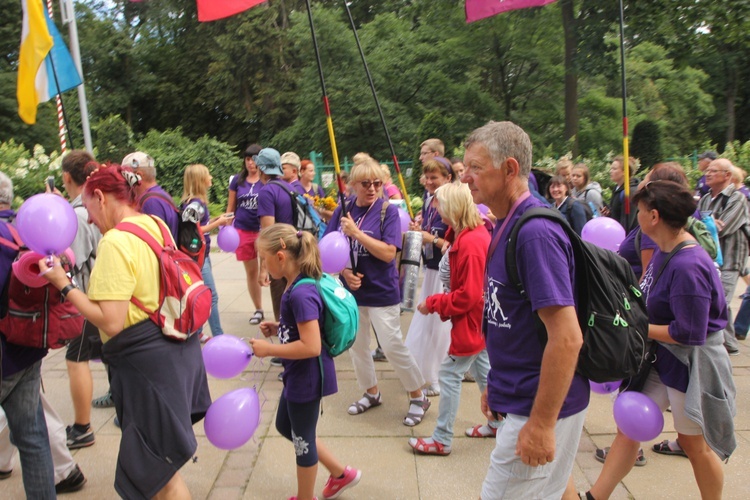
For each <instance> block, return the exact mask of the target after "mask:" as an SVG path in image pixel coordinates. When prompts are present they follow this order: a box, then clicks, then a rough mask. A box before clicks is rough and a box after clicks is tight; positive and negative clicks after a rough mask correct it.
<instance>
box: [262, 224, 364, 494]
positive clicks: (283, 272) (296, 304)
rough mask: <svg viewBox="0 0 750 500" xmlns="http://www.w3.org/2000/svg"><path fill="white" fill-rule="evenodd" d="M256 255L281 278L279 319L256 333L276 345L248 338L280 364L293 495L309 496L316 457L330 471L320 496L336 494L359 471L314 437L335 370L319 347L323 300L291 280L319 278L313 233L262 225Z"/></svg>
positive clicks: (281, 416)
mask: <svg viewBox="0 0 750 500" xmlns="http://www.w3.org/2000/svg"><path fill="white" fill-rule="evenodd" d="M256 246H257V248H258V252H259V254H260V257H261V258H262V259H264V261H265V263H266V268H267V269H268V272H269V273H270V274H271V276H272V277H273V278H275V279H281V278H285V279H286V283H287V287H286V290H284V294H283V295H282V298H281V314H280V317H279V322H278V323H277V322H271V321H264V322H262V323H261V324H260V331H261V332H262V333H263V335H265V336H266V337H270V336H278V338H279V341H280V342H281V343H280V344H279V345H275V344H271V343H270V342H268V341H266V340H263V339H250V344H251V345H252V347H253V352H254V354H255V355H256V356H258V357H261V358H264V357H266V356H278V357H280V358H281V359H282V364H283V365H284V373H283V381H284V389H283V390H282V392H281V399H280V400H279V409H278V412H277V413H276V429H277V430H278V431H279V433H280V434H281V435H282V436H284V437H285V438H287V439H288V440H289V441H291V442H292V443H293V444H294V451H295V454H296V455H297V495H296V497H293V498H313V493H314V490H315V476H316V474H317V471H318V461H320V462H322V463H323V466H324V467H325V468H326V469H328V471H329V472H330V473H331V475H330V477H329V478H328V481H327V482H326V485H325V487H324V488H323V498H335V497H337V496H338V495H339V494H340V493H341V492H342V491H344V490H345V489H347V488H351V487H352V486H355V485H356V484H357V483H358V482H359V479H360V477H361V475H362V472H361V471H359V470H357V469H354V468H352V467H349V466H344V465H343V464H342V463H341V462H339V461H338V460H337V459H336V457H335V456H334V455H333V454H332V453H331V452H330V451H329V450H328V448H327V447H326V446H325V445H323V443H322V442H321V441H320V440H319V439H318V438H317V437H316V432H315V431H316V426H317V423H318V414H319V411H320V400H321V398H322V396H328V395H331V394H335V393H336V392H337V390H338V387H337V384H336V368H335V366H334V363H333V359H332V358H331V356H330V355H329V354H328V352H327V351H326V350H325V349H323V348H322V341H321V328H322V327H323V325H322V318H323V308H324V305H323V300H322V299H321V297H320V295H319V294H318V291H317V288H316V287H315V285H314V284H311V283H306V284H302V285H299V286H295V284H296V283H297V282H298V281H299V280H301V279H302V278H307V277H309V278H313V279H320V277H321V276H322V274H323V271H322V269H321V262H320V252H319V251H318V244H317V241H316V239H315V237H314V236H312V235H311V234H310V233H307V232H303V231H297V230H296V229H295V228H294V227H293V226H290V225H288V224H274V225H272V226H269V227H267V228H265V229H263V230H262V231H261V233H260V235H259V237H258V240H257V241H256Z"/></svg>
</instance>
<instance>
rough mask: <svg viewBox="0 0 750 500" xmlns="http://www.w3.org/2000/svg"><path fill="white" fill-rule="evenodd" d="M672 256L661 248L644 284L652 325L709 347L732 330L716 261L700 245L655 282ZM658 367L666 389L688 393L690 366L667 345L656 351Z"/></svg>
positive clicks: (682, 253) (674, 259)
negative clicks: (709, 340) (727, 329)
mask: <svg viewBox="0 0 750 500" xmlns="http://www.w3.org/2000/svg"><path fill="white" fill-rule="evenodd" d="M667 255H669V254H666V253H662V252H661V250H659V249H658V248H657V249H656V251H655V252H654V256H653V257H652V258H651V262H650V263H649V265H648V267H646V272H645V274H644V276H643V280H642V281H641V290H643V293H645V294H646V309H647V311H648V322H649V323H650V324H653V325H669V336H670V337H672V339H674V340H675V341H677V342H679V343H680V344H684V345H694V346H699V345H703V344H704V343H705V342H706V336H707V334H708V333H713V332H720V331H721V330H723V329H724V327H726V326H727V304H726V301H725V300H724V289H723V288H722V286H721V279H720V278H719V273H718V272H717V270H716V267H715V266H714V263H713V261H712V260H711V257H710V256H709V255H708V254H707V253H706V251H705V250H704V249H703V248H701V247H700V246H698V245H696V246H694V247H688V248H683V249H681V250H680V251H679V252H677V253H676V254H675V255H674V257H672V259H671V260H670V261H669V262H668V263H667V266H666V267H665V268H664V270H663V271H662V274H661V276H660V277H659V279H658V280H657V281H656V283H654V278H655V277H656V273H658V271H659V268H660V267H661V266H662V263H663V262H664V260H665V259H666V258H667ZM715 334H716V335H719V333H715ZM654 368H655V369H656V371H657V372H658V373H659V378H660V379H661V381H662V382H663V383H664V384H665V385H666V386H668V387H671V388H673V389H677V390H678V391H682V392H686V391H687V386H688V378H689V377H688V368H687V366H685V365H684V364H682V363H681V362H680V361H679V360H678V359H677V358H675V357H674V356H673V355H672V354H671V353H670V352H669V350H667V348H665V347H663V346H661V345H658V347H657V350H656V361H655V362H654Z"/></svg>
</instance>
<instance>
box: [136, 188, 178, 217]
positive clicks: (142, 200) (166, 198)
mask: <svg viewBox="0 0 750 500" xmlns="http://www.w3.org/2000/svg"><path fill="white" fill-rule="evenodd" d="M154 197H159V198H161V199H162V200H164V201H166V202H167V203H169V206H170V207H172V208H173V209H174V211H175V212H177V213H178V214H179V213H180V211H179V210H178V209H177V207H176V206H175V204H174V200H173V199H172V198H170V197H169V196H164V195H163V194H161V193H155V192H153V191H152V192H150V193H143V195H142V196H141V197H140V198H138V210H139V211H140V210H143V204H144V203H146V201H148V199H149V198H154Z"/></svg>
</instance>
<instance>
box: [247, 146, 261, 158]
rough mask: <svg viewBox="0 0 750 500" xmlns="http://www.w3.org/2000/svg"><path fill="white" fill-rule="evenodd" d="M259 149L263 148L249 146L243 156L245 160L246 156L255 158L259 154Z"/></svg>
mask: <svg viewBox="0 0 750 500" xmlns="http://www.w3.org/2000/svg"><path fill="white" fill-rule="evenodd" d="M261 149H263V148H262V147H261V146H260V145H258V144H250V145H249V146H248V147H247V149H246V150H245V154H244V155H243V156H244V157H245V158H247V157H248V156H256V155H257V154H258V153H260V150H261Z"/></svg>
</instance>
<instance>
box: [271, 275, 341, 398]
mask: <svg viewBox="0 0 750 500" xmlns="http://www.w3.org/2000/svg"><path fill="white" fill-rule="evenodd" d="M305 277H306V276H302V275H301V274H300V275H299V276H297V278H295V280H294V282H293V283H292V284H291V286H289V288H287V289H286V291H284V294H283V295H282V296H281V317H280V318H279V333H278V335H279V340H280V341H281V343H282V344H288V343H290V342H297V341H299V339H300V337H299V330H298V329H297V324H298V323H304V322H305V321H313V320H318V324H319V325H320V329H321V332H322V331H323V321H322V318H323V299H321V298H320V295H319V294H318V290H317V288H315V285H314V284H312V283H303V284H302V285H298V286H296V287H295V286H294V285H295V284H296V283H297V282H298V281H299V280H301V279H302V278H305ZM320 355H321V358H322V360H323V374H324V377H323V381H322V384H323V391H322V393H321V388H320V386H321V380H320V362H319V361H318V357H317V356H316V357H313V358H305V359H283V358H282V360H281V364H282V365H283V366H284V373H283V375H282V378H283V380H284V397H285V398H286V399H287V401H291V402H292V403H307V402H310V401H315V400H316V399H320V397H321V394H322V395H323V396H329V395H331V394H335V393H336V392H337V391H338V385H337V382H336V366H335V365H334V363H333V358H331V356H330V354H328V351H326V350H325V348H324V347H322V348H321V351H320Z"/></svg>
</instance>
